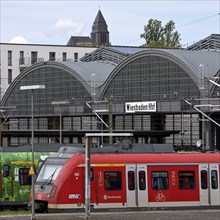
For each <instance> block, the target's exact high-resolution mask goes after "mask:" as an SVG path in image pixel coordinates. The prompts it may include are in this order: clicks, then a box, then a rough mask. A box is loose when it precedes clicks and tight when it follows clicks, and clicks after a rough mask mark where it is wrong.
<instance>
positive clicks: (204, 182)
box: [201, 170, 208, 189]
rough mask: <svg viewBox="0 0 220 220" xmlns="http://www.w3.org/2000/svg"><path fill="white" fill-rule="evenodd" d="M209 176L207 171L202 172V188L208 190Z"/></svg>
mask: <svg viewBox="0 0 220 220" xmlns="http://www.w3.org/2000/svg"><path fill="white" fill-rule="evenodd" d="M207 178H208V174H207V171H206V170H201V188H202V189H207V188H208V181H207Z"/></svg>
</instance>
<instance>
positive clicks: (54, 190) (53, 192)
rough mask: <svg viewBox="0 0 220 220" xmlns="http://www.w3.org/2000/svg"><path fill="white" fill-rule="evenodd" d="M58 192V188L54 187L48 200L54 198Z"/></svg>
mask: <svg viewBox="0 0 220 220" xmlns="http://www.w3.org/2000/svg"><path fill="white" fill-rule="evenodd" d="M56 191H57V187H56V186H55V185H53V187H52V189H51V191H50V193H49V194H48V196H47V197H48V198H53V197H54V195H55V193H56Z"/></svg>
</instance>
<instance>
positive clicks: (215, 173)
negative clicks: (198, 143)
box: [209, 164, 220, 205]
mask: <svg viewBox="0 0 220 220" xmlns="http://www.w3.org/2000/svg"><path fill="white" fill-rule="evenodd" d="M209 184H210V205H220V195H219V190H220V188H219V166H218V164H209Z"/></svg>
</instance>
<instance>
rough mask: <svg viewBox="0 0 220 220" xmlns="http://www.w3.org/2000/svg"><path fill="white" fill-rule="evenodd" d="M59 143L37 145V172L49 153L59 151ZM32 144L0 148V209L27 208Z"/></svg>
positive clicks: (35, 151)
mask: <svg viewBox="0 0 220 220" xmlns="http://www.w3.org/2000/svg"><path fill="white" fill-rule="evenodd" d="M61 146H64V145H59V144H48V145H47V146H42V145H41V146H35V150H34V163H35V169H36V172H37V171H38V169H39V167H40V165H41V163H42V162H43V160H44V159H45V157H46V156H48V155H49V154H53V153H55V152H58V150H59V149H60V147H61ZM31 159H32V152H31V146H25V147H7V148H2V147H1V148H0V209H2V210H3V209H5V208H11V209H15V208H21V207H24V208H27V207H28V206H29V196H30V191H31V176H30V175H29V171H30V167H31Z"/></svg>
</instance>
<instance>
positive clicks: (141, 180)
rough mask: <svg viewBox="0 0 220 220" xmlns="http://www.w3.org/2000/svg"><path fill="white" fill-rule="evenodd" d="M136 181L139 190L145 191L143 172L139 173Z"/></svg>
mask: <svg viewBox="0 0 220 220" xmlns="http://www.w3.org/2000/svg"><path fill="white" fill-rule="evenodd" d="M138 177H139V178H138V179H139V189H140V190H145V189H146V177H145V171H139V173H138Z"/></svg>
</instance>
